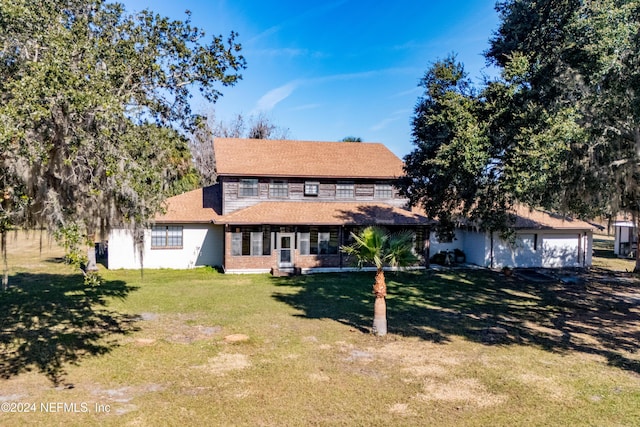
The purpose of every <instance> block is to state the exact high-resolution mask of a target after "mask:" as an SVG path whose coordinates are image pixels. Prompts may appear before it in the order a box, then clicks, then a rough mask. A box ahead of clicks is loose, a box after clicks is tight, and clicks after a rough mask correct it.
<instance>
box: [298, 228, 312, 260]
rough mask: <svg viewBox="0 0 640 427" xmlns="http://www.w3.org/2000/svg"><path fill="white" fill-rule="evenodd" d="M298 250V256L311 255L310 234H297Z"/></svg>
mask: <svg viewBox="0 0 640 427" xmlns="http://www.w3.org/2000/svg"><path fill="white" fill-rule="evenodd" d="M298 250H299V251H300V255H309V254H310V253H311V233H298Z"/></svg>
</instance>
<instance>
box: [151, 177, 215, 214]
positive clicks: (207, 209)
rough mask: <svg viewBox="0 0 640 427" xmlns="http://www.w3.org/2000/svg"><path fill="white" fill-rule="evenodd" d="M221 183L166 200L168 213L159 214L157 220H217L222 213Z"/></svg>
mask: <svg viewBox="0 0 640 427" xmlns="http://www.w3.org/2000/svg"><path fill="white" fill-rule="evenodd" d="M220 197H221V196H220V185H212V186H210V187H205V188H199V189H197V190H193V191H189V192H187V193H183V194H180V195H178V196H173V197H169V198H168V199H167V201H166V205H165V208H166V213H165V214H158V215H156V217H155V220H156V222H176V223H178V222H182V223H203V222H204V223H206V222H217V221H218V220H219V219H220V217H221V213H222V208H221V206H220V200H221V199H220Z"/></svg>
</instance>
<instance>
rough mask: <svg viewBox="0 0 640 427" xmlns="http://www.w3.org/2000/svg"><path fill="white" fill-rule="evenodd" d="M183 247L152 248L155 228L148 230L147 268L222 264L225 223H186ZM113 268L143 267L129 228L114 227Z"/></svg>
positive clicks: (110, 250) (110, 247)
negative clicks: (152, 236) (117, 228)
mask: <svg viewBox="0 0 640 427" xmlns="http://www.w3.org/2000/svg"><path fill="white" fill-rule="evenodd" d="M182 227H183V234H182V239H183V241H182V249H151V230H147V231H146V232H145V238H144V251H143V261H144V262H143V264H144V268H174V269H186V268H194V267H200V266H205V265H211V266H221V265H222V261H223V256H224V231H223V227H222V226H221V225H213V224H183V225H182ZM108 254H109V259H108V264H107V265H108V267H109V269H119V268H124V269H136V268H140V261H141V260H140V255H139V254H138V252H137V251H136V250H135V249H134V246H133V237H132V235H131V233H130V232H129V231H128V230H112V231H111V233H110V234H109V242H108Z"/></svg>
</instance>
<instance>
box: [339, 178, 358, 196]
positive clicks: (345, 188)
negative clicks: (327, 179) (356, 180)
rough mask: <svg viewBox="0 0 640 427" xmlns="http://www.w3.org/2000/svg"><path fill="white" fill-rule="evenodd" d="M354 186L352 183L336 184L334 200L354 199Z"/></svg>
mask: <svg viewBox="0 0 640 427" xmlns="http://www.w3.org/2000/svg"><path fill="white" fill-rule="evenodd" d="M354 187H355V186H354V184H353V182H346V181H343V182H338V183H337V184H336V198H338V199H351V198H353V197H354Z"/></svg>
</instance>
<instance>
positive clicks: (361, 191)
mask: <svg viewBox="0 0 640 427" xmlns="http://www.w3.org/2000/svg"><path fill="white" fill-rule="evenodd" d="M241 179H242V178H239V177H219V181H220V183H221V185H222V206H223V215H227V214H229V213H231V212H234V211H237V210H239V209H243V208H246V207H249V206H253V205H255V204H257V203H260V202H264V201H269V200H271V201H284V200H296V201H301V202H305V201H309V202H314V201H315V202H329V201H340V202H349V201H376V202H382V203H387V204H389V205H392V206H395V207H404V206H405V205H406V202H407V200H406V199H404V198H402V197H401V196H400V195H399V193H398V190H397V189H396V188H395V187H393V186H392V194H391V197H385V198H381V197H376V194H375V189H376V184H378V185H380V184H388V185H392V182H391V181H379V180H376V181H362V180H358V181H353V180H351V181H350V180H318V179H282V178H278V179H274V180H280V181H282V180H284V181H287V189H288V192H287V193H288V194H287V196H286V197H272V196H271V195H270V192H269V186H270V184H271V182H272V181H273V180H272V179H270V178H259V179H258V195H257V196H241V195H240V185H239V184H240V180H241ZM305 182H306V183H310V182H311V183H318V195H317V196H316V195H314V196H309V195H305ZM345 182H352V183H353V184H354V189H353V196H352V197H338V196H337V193H336V185H337V184H338V183H345Z"/></svg>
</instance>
